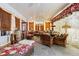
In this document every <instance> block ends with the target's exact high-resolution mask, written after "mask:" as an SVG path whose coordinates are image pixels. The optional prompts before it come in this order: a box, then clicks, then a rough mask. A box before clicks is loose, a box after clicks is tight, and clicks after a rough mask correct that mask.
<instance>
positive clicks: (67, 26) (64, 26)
mask: <svg viewBox="0 0 79 59" xmlns="http://www.w3.org/2000/svg"><path fill="white" fill-rule="evenodd" d="M62 28H71V26H70V25H68V24H67V23H65V25H63V26H62Z"/></svg>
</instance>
